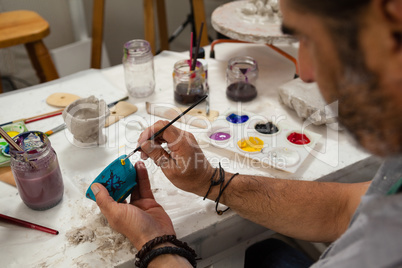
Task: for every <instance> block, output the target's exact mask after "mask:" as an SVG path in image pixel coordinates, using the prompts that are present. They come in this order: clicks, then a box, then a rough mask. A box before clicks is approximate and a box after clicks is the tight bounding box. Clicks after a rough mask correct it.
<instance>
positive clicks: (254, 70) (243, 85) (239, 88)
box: [226, 56, 258, 102]
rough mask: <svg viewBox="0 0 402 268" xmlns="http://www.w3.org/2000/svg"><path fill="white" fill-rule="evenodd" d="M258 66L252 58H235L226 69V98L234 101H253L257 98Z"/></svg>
mask: <svg viewBox="0 0 402 268" xmlns="http://www.w3.org/2000/svg"><path fill="white" fill-rule="evenodd" d="M257 78H258V64H257V62H256V61H255V60H254V59H253V58H251V57H247V56H244V57H235V58H231V59H230V60H229V62H228V66H227V69H226V81H227V88H226V96H227V97H228V98H229V99H231V100H233V101H242V102H246V101H251V100H253V99H254V98H255V97H257V87H256V82H257Z"/></svg>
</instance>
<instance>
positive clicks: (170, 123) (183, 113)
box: [122, 95, 208, 164]
mask: <svg viewBox="0 0 402 268" xmlns="http://www.w3.org/2000/svg"><path fill="white" fill-rule="evenodd" d="M207 97H208V95H205V96H204V97H202V98H201V99H199V100H198V101H197V102H196V103H194V104H193V105H191V106H190V107H189V108H188V109H187V110H185V111H184V112H182V113H181V114H179V115H178V116H177V117H176V118H175V119H173V120H172V121H170V122H169V124H167V125H166V126H165V127H163V128H162V129H160V130H159V131H158V132H156V133H155V134H154V135H152V136H151V137H150V138H149V139H148V140H149V141H151V140H153V139H155V138H156V137H157V136H159V135H160V134H161V133H162V132H163V131H165V129H167V128H168V127H170V126H171V125H172V124H173V123H174V122H176V121H177V120H179V119H180V118H181V117H182V116H183V115H185V114H186V113H188V112H189V111H190V110H191V109H193V108H194V107H195V106H197V105H198V104H200V103H201V102H202V101H203V100H205V99H206V98H207ZM139 150H141V146H138V147H137V148H136V149H135V150H134V151H132V152H131V153H129V154H128V155H127V156H126V157H125V158H124V159H122V164H124V161H125V160H126V159H127V158H129V157H130V156H132V155H133V154H135V153H136V152H137V151H139Z"/></svg>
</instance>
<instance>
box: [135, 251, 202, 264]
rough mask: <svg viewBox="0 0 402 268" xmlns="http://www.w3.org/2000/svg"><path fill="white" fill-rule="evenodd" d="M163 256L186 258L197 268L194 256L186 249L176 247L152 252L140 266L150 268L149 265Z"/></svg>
mask: <svg viewBox="0 0 402 268" xmlns="http://www.w3.org/2000/svg"><path fill="white" fill-rule="evenodd" d="M163 254H175V255H179V256H181V257H183V258H186V259H187V260H188V261H189V263H190V264H191V265H192V266H193V267H197V262H196V260H195V257H194V255H193V254H192V253H191V252H189V251H188V250H186V249H184V248H176V247H163V248H157V249H153V250H151V251H150V252H149V253H148V254H147V255H145V257H144V258H143V259H142V260H141V263H140V265H139V267H140V268H146V267H148V264H149V263H150V262H151V261H152V260H153V259H155V258H156V257H158V256H160V255H163Z"/></svg>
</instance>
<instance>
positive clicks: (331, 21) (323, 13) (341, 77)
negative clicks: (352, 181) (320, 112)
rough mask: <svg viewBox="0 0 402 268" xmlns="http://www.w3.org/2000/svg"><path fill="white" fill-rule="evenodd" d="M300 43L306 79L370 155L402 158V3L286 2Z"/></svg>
mask: <svg viewBox="0 0 402 268" xmlns="http://www.w3.org/2000/svg"><path fill="white" fill-rule="evenodd" d="M281 8H282V13H283V29H284V31H285V32H288V33H291V34H294V35H295V36H296V37H299V40H300V49H299V64H300V76H301V78H302V79H303V80H304V81H306V82H312V81H316V82H317V83H318V85H319V87H320V89H321V92H322V94H323V96H324V98H325V99H326V101H327V102H328V103H331V102H333V101H335V100H339V116H340V121H341V123H343V124H344V125H345V126H346V127H347V128H348V130H349V131H350V132H351V133H352V134H354V135H355V137H356V138H357V140H358V141H359V142H360V143H361V144H362V145H363V146H364V147H365V148H366V149H368V150H369V151H370V152H372V153H375V154H378V155H391V154H397V153H402V105H401V104H402V0H354V1H353V0H340V1H333V0H281Z"/></svg>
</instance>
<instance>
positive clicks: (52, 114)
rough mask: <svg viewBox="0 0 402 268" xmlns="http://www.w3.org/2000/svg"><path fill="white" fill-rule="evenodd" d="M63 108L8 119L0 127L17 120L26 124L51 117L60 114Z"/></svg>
mask: <svg viewBox="0 0 402 268" xmlns="http://www.w3.org/2000/svg"><path fill="white" fill-rule="evenodd" d="M63 110H64V108H63V109H59V110H56V111H53V112H49V113H45V114H40V115H37V116H33V117H28V118H21V119H17V120H14V121H10V122H7V123H3V124H0V127H2V126H5V125H8V124H12V123H17V122H24V123H26V124H28V123H31V122H35V121H38V120H42V119H46V118H49V117H53V116H56V115H60V114H61V113H62V112H63Z"/></svg>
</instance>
